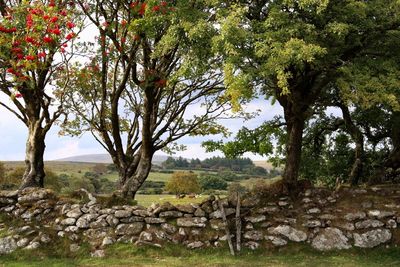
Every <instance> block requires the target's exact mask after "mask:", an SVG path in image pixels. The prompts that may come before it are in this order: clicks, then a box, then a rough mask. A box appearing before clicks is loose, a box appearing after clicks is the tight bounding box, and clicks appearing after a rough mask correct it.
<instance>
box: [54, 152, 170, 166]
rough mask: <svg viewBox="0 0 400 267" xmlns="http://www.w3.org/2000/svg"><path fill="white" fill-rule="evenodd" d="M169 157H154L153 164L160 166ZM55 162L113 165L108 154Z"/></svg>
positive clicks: (69, 158) (82, 156)
mask: <svg viewBox="0 0 400 267" xmlns="http://www.w3.org/2000/svg"><path fill="white" fill-rule="evenodd" d="M167 158H168V156H164V155H154V157H153V164H157V165H160V164H161V163H163V162H164V161H166V160H167ZM54 161H64V162H85V163H112V160H111V157H110V155H108V154H89V155H80V156H74V157H68V158H62V159H56V160H54Z"/></svg>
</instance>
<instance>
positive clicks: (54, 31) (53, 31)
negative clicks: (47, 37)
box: [51, 28, 61, 35]
mask: <svg viewBox="0 0 400 267" xmlns="http://www.w3.org/2000/svg"><path fill="white" fill-rule="evenodd" d="M51 32H52V33H54V34H55V35H60V34H61V31H60V29H58V28H55V29H53V30H52V31H51Z"/></svg>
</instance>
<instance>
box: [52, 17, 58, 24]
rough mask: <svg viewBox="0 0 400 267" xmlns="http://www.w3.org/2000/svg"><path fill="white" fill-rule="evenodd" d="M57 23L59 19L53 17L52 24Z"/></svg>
mask: <svg viewBox="0 0 400 267" xmlns="http://www.w3.org/2000/svg"><path fill="white" fill-rule="evenodd" d="M57 21H58V17H52V18H51V19H50V22H52V23H56V22H57Z"/></svg>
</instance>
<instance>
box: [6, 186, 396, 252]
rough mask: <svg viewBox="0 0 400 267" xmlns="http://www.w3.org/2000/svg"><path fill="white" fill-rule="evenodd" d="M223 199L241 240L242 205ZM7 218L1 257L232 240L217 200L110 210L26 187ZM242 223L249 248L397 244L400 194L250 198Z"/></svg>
mask: <svg viewBox="0 0 400 267" xmlns="http://www.w3.org/2000/svg"><path fill="white" fill-rule="evenodd" d="M222 201H223V206H224V210H225V213H226V216H227V218H228V222H229V228H230V229H231V233H232V238H233V240H235V237H234V235H233V234H234V233H236V230H235V219H234V218H235V207H234V206H233V205H230V203H228V201H227V200H226V199H225V200H222ZM0 214H2V215H6V216H10V217H12V218H18V220H20V221H22V224H20V226H18V227H8V228H7V229H4V231H6V235H5V237H3V238H0V254H4V253H10V252H12V251H14V250H15V249H17V248H25V249H35V248H38V247H40V246H41V245H42V244H46V243H49V242H51V241H52V239H54V238H68V239H69V240H70V241H71V245H70V250H71V251H76V250H78V249H79V246H80V244H82V242H89V243H90V245H91V246H92V248H93V254H92V256H95V257H101V256H103V255H104V250H103V248H104V247H105V246H107V245H110V244H113V243H115V242H131V243H135V244H137V245H142V244H144V245H151V246H157V247H162V246H163V245H164V244H166V243H174V244H182V245H185V246H187V247H188V248H190V249H197V248H203V247H219V246H221V245H222V244H223V243H224V242H226V240H227V236H226V232H225V224H224V222H223V220H222V213H221V210H220V209H219V207H218V202H217V200H216V199H215V197H213V196H211V197H209V198H208V199H206V200H205V201H203V202H202V203H200V204H190V205H176V206H174V205H172V204H170V203H164V204H161V205H160V204H154V205H152V206H151V207H149V208H144V207H142V206H114V207H111V208H105V207H102V205H100V204H98V203H97V201H96V199H95V198H94V197H93V196H90V202H88V203H86V204H73V203H70V202H69V201H67V200H60V199H58V198H57V197H56V196H55V195H54V193H53V192H52V191H50V190H46V189H25V190H22V191H15V192H0ZM241 221H242V224H243V227H242V228H243V229H242V237H241V239H242V240H243V245H244V246H245V247H248V248H250V249H258V248H272V247H281V246H285V245H287V244H288V243H290V242H307V243H309V244H310V245H311V246H312V247H313V248H315V249H317V250H321V251H327V250H340V249H349V248H351V247H361V248H373V247H376V246H380V245H383V244H385V245H393V246H397V244H399V243H400V240H399V236H400V235H399V224H400V189H396V188H372V189H370V190H369V191H367V190H362V189H344V190H342V191H341V192H339V193H334V192H329V191H327V190H323V189H312V190H307V191H306V192H304V193H303V194H302V196H301V197H300V198H299V199H298V200H296V201H292V200H290V198H289V197H281V198H277V199H275V200H274V201H264V202H263V201H261V200H260V199H258V198H257V197H253V198H246V199H244V200H243V201H242V209H241ZM1 227H3V228H6V226H5V225H0V229H1ZM3 236H4V235H3Z"/></svg>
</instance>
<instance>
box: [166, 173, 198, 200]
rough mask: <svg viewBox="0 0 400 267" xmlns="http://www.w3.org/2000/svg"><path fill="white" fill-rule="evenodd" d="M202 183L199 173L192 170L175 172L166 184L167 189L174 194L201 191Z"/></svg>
mask: <svg viewBox="0 0 400 267" xmlns="http://www.w3.org/2000/svg"><path fill="white" fill-rule="evenodd" d="M200 189H201V188H200V184H199V181H198V178H197V174H195V173H191V172H175V173H174V174H173V175H172V177H171V179H170V180H169V181H168V183H167V185H166V186H165V190H166V191H168V192H171V193H173V194H176V195H178V194H190V193H199V192H200Z"/></svg>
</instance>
